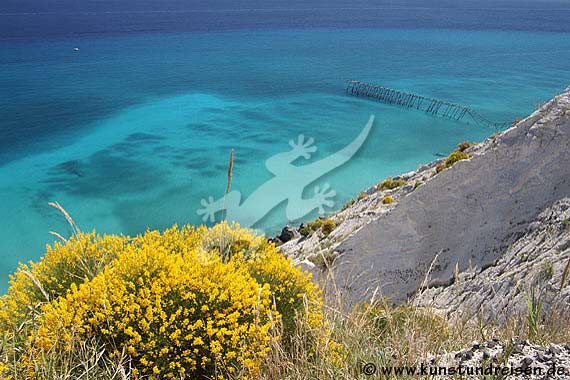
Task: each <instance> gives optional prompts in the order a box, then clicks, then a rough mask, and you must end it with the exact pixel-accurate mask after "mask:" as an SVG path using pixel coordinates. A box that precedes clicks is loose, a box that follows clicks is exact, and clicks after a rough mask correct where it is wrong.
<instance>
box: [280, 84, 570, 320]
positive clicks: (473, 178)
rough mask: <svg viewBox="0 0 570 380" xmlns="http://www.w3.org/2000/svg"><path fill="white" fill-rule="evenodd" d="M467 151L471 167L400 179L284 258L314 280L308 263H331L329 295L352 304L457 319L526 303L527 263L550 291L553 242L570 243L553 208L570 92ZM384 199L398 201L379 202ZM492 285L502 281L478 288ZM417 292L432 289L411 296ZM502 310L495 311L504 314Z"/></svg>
mask: <svg viewBox="0 0 570 380" xmlns="http://www.w3.org/2000/svg"><path fill="white" fill-rule="evenodd" d="M467 152H468V153H469V154H470V155H471V158H470V159H468V160H464V161H459V162H457V163H456V164H455V165H454V166H452V167H451V168H449V169H445V170H443V171H441V172H440V173H436V166H437V164H438V163H441V160H440V161H439V162H434V163H431V164H429V165H425V166H423V167H421V168H419V169H418V170H417V171H414V172H410V173H406V174H403V175H401V176H399V177H397V178H399V179H403V180H405V181H407V184H406V185H404V186H401V187H399V188H397V189H393V190H389V189H384V190H381V189H379V188H378V187H374V188H371V189H369V190H368V191H367V192H366V193H363V194H362V196H361V197H359V199H358V200H356V201H355V202H354V203H353V204H352V205H350V206H349V207H347V208H346V209H344V210H343V211H341V212H339V213H337V214H335V215H333V216H332V217H331V218H332V219H333V220H334V221H335V222H336V224H337V228H336V229H335V230H334V231H333V232H332V233H331V234H330V235H329V236H323V235H322V234H321V233H320V232H317V233H315V234H313V235H312V236H310V237H308V238H301V239H294V240H292V241H290V242H288V243H286V244H285V245H283V246H282V250H283V251H284V252H285V253H287V254H289V255H290V256H292V257H295V258H297V260H298V261H299V262H302V263H305V264H307V265H308V266H309V267H313V268H312V270H313V271H314V272H315V273H316V274H317V275H320V274H322V272H319V271H318V270H317V268H315V267H314V265H312V264H311V262H310V261H308V260H306V259H307V258H308V259H309V260H311V261H312V262H320V263H322V262H323V261H325V262H326V261H332V259H334V263H333V264H332V266H329V269H331V272H330V273H332V275H333V277H334V281H335V290H341V291H343V292H344V293H345V294H346V296H347V298H348V299H349V300H351V301H352V302H354V303H357V302H362V301H366V300H368V299H370V297H372V296H373V295H376V296H380V295H382V296H386V297H388V298H389V299H391V300H393V301H395V302H399V301H404V300H406V299H410V298H412V297H415V302H417V303H418V304H422V305H426V306H427V305H431V306H436V307H441V308H447V309H448V310H449V311H450V312H452V313H457V312H459V311H465V310H466V309H468V308H471V309H477V308H479V307H482V305H483V304H484V300H485V299H486V298H490V297H491V298H492V297H494V298H495V300H496V301H500V300H501V298H502V297H507V299H508V300H507V301H505V302H507V303H508V302H511V301H512V302H514V299H518V298H517V297H521V296H522V295H523V293H522V292H521V287H520V286H519V285H520V283H531V282H532V281H534V278H535V277H536V276H538V273H539V270H538V269H536V268H535V269H533V270H529V269H528V268H529V265H531V264H532V263H534V264H536V266H537V267H540V266H544V268H547V269H548V271H550V269H549V268H550V266H552V271H553V273H552V278H551V279H550V280H551V288H552V289H554V287H555V283H556V281H560V279H561V276H562V271H563V268H564V264H565V262H564V261H565V260H567V258H566V257H567V256H568V254H569V253H568V252H567V251H566V250H565V249H567V245H564V244H562V245H559V246H557V245H556V244H555V242H556V241H559V240H561V239H562V240H564V239H570V237H568V236H566V235H564V233H566V232H565V231H566V230H565V229H561V228H562V227H561V226H567V225H568V223H569V222H564V221H563V218H565V217H566V213H567V212H566V211H565V207H566V205H567V204H569V205H570V203H568V201H562V202H561V203H556V202H557V201H559V200H561V199H563V198H564V197H568V196H570V89H568V90H567V91H566V92H565V93H563V94H561V95H559V96H557V97H556V98H554V99H553V100H551V101H550V102H548V103H547V104H545V105H544V106H543V107H541V109H539V110H538V111H536V112H535V113H534V114H532V115H531V116H529V117H528V118H526V119H525V120H523V121H521V122H519V123H518V124H517V125H516V126H514V127H513V128H510V129H509V130H507V131H505V132H503V133H500V134H498V135H495V136H493V137H491V138H489V139H487V140H486V141H485V142H483V143H481V144H478V145H476V146H474V147H471V148H470V149H469V150H468V151H467ZM387 195H389V196H391V197H392V198H393V199H394V200H395V202H394V203H390V204H384V202H382V200H383V198H384V197H385V196H387ZM545 210H546V211H545ZM543 211H544V213H546V214H544V213H543V214H541V212H543ZM554 214H556V215H557V216H556V217H554V216H552V215H554ZM545 215H550V219H548V218H547V217H545ZM568 217H570V215H568ZM531 228H534V230H530V229H531ZM565 228H566V227H565ZM538 230H540V231H542V232H540V233H539V232H536V231H538ZM552 231H558V232H556V233H553V232H552ZM545 234H547V235H548V234H550V235H548V236H546V235H545ZM557 234H558V235H557ZM565 236H566V237H565ZM541 239H544V240H541ZM522 246H524V249H522V248H520V247H522ZM562 248H564V249H562ZM523 251H524V252H523ZM545 252H547V253H545ZM307 253H308V255H307ZM525 255H526V256H525ZM311 256H312V258H311ZM522 256H525V259H524V260H523V259H522V258H521V257H522ZM315 259H316V260H315ZM525 260H526V261H525ZM525 263H526V264H525ZM551 264H552V265H551ZM497 265H498V266H497ZM493 268H494V269H493ZM525 268H526V269H525ZM482 270H483V272H482V273H483V274H481V271H482ZM515 273H518V275H517V276H515V278H516V279H515V280H508V281H507V278H509V277H510V276H511V275H514V274H515ZM458 275H459V278H460V281H459V283H458V284H455V285H453V286H449V285H450V284H451V283H452V282H453V281H454V279H455V278H456V277H457V276H458ZM485 276H487V277H485ZM568 277H569V279H568V282H570V275H569V276H568ZM476 278H477V279H478V280H476V281H475V280H474V279H476ZM493 278H497V279H499V278H500V279H503V280H504V281H502V282H501V281H499V285H497V284H498V283H497V282H496V281H495V282H493V283H494V284H495V285H493V286H492V287H489V286H486V285H484V284H486V283H488V282H489V281H490V280H491V279H493ZM513 281H514V282H513ZM424 285H429V286H430V288H431V289H429V290H427V291H422V292H420V295H419V296H418V289H419V288H420V287H423V286H424ZM434 286H435V287H434ZM497 286H499V287H501V291H498V292H497ZM512 287H514V290H513V289H511V288H512ZM509 289H511V290H509ZM493 292H495V293H493ZM469 297H471V298H469ZM519 301H520V299H519ZM567 301H568V300H566V301H565V302H567ZM505 302H502V303H499V304H500V305H502V306H501V307H502V308H504V309H505V310H506V309H507V308H508V306H509V305H508V304H507V303H505ZM464 306H465V307H464ZM488 311H489V312H492V311H493V310H488Z"/></svg>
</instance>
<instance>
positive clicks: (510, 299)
mask: <svg viewBox="0 0 570 380" xmlns="http://www.w3.org/2000/svg"><path fill="white" fill-rule="evenodd" d="M569 266H570V198H564V199H562V200H560V201H558V202H556V203H555V204H554V205H552V206H551V207H548V208H547V209H546V210H544V211H543V212H542V213H540V215H539V216H538V217H537V218H536V219H535V220H534V221H533V222H532V223H531V224H530V225H529V226H528V227H527V229H526V231H525V233H524V235H523V236H522V237H521V238H519V239H518V240H517V241H516V242H515V243H514V244H513V245H511V246H510V247H509V248H508V249H507V250H506V252H505V253H503V254H502V255H501V257H500V258H499V259H498V260H497V261H496V262H495V263H493V265H491V266H489V267H488V268H485V269H484V270H483V271H481V272H479V271H477V270H476V268H472V269H468V270H467V271H465V272H462V273H460V274H459V275H458V276H457V278H456V279H455V280H456V281H455V283H454V284H453V285H450V286H447V287H433V288H430V289H425V290H422V291H420V292H419V293H418V294H417V296H416V298H415V304H416V305H418V306H426V307H434V308H437V309H440V310H445V311H446V312H447V315H448V316H449V317H450V318H451V319H452V320H453V319H458V320H465V319H469V318H471V317H473V316H475V315H479V316H481V317H483V318H484V319H485V320H498V321H504V320H507V319H508V318H509V317H511V316H513V315H520V314H524V313H525V312H526V307H527V299H528V298H529V297H531V294H532V293H533V292H534V294H535V296H536V297H537V299H540V300H541V301H542V305H543V310H542V311H543V312H544V313H546V315H550V312H556V311H562V310H556V308H562V309H565V308H568V307H569V306H570V286H568V285H570V273H568V271H569V270H570V267H569ZM565 272H566V275H564V273H565Z"/></svg>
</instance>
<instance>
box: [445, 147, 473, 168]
mask: <svg viewBox="0 0 570 380" xmlns="http://www.w3.org/2000/svg"><path fill="white" fill-rule="evenodd" d="M468 158H469V155H468V154H467V153H464V152H460V151H458V150H456V151H454V152H452V153H451V154H450V155H449V157H447V159H446V160H445V167H446V168H450V167H452V166H453V165H455V163H456V162H457V161H461V160H467V159H468Z"/></svg>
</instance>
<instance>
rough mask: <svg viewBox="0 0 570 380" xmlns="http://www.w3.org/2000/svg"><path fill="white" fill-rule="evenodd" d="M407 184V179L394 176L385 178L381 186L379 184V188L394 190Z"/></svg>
mask: <svg viewBox="0 0 570 380" xmlns="http://www.w3.org/2000/svg"><path fill="white" fill-rule="evenodd" d="M405 184H406V180H403V179H397V180H393V179H392V178H387V179H385V180H384V181H383V182H382V183H381V184H380V186H378V189H379V190H394V189H397V188H398V187H400V186H404V185H405Z"/></svg>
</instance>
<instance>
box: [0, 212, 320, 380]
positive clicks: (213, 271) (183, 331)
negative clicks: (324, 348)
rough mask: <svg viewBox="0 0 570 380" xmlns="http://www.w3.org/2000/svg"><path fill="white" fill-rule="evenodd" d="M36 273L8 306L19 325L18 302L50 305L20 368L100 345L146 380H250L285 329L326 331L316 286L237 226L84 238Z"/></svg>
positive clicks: (15, 283) (16, 286)
mask: <svg viewBox="0 0 570 380" xmlns="http://www.w3.org/2000/svg"><path fill="white" fill-rule="evenodd" d="M88 243H89V244H92V245H89V244H88ZM74 251H75V256H74V255H73V252H74ZM54 252H57V254H56V253H54ZM86 252H88V254H87V253H86ZM85 255H86V256H85ZM84 256H85V257H84ZM64 258H65V259H64ZM85 263H90V264H89V265H87V267H88V268H90V269H89V271H87V270H85V265H84V264H85ZM22 268H24V267H22ZM31 268H32V269H31V270H30V271H29V272H30V273H29V274H31V275H32V276H28V275H22V274H21V272H22V271H23V270H26V271H28V269H27V267H26V269H20V271H18V273H17V274H16V275H15V276H14V278H13V279H12V287H11V289H10V293H9V294H8V295H7V296H5V299H3V301H2V305H1V307H2V310H1V312H2V313H3V318H4V321H10V318H15V319H18V318H20V316H18V318H16V317H14V316H15V315H16V314H17V313H15V312H13V310H12V309H16V310H17V309H18V308H17V307H15V306H14V302H15V300H16V299H20V298H21V299H24V298H25V296H26V297H28V300H27V302H28V303H30V302H34V301H32V299H33V300H41V297H44V300H43V301H42V302H43V304H42V306H41V308H40V309H41V313H40V317H39V318H38V324H37V327H36V328H35V329H34V330H33V331H32V333H30V336H29V338H28V339H27V343H26V347H25V349H24V352H26V354H25V355H23V357H24V359H22V358H19V360H20V365H21V366H26V365H28V366H30V367H31V365H30V364H29V363H28V362H27V360H28V359H26V358H28V357H40V356H42V355H43V354H42V353H46V352H50V353H53V352H58V351H59V352H68V351H69V350H72V349H73V347H75V346H76V345H77V344H76V343H77V342H78V341H79V342H82V341H93V340H96V341H97V342H98V343H99V344H101V345H102V346H103V347H104V349H105V352H106V355H107V356H108V357H109V358H110V359H113V358H116V357H119V356H124V354H125V353H126V354H127V355H128V358H129V362H130V366H131V367H132V368H133V370H132V373H133V374H134V375H135V376H137V377H143V378H150V379H153V378H154V379H159V378H160V379H162V378H192V379H200V378H226V377H234V378H248V377H254V376H255V375H256V373H257V372H258V371H259V368H260V365H261V363H262V361H263V360H264V358H265V357H266V356H267V354H268V353H269V351H270V347H271V339H273V338H279V337H278V336H276V334H275V331H276V330H275V327H276V326H277V325H282V326H283V330H282V331H283V333H284V335H287V334H290V333H291V331H292V329H293V327H294V317H295V316H296V315H299V314H303V315H304V316H305V317H306V319H307V320H309V321H311V323H313V324H314V325H315V326H316V325H317V324H319V323H320V321H321V320H322V311H321V307H322V301H321V294H320V291H319V289H318V287H317V286H316V285H314V284H313V283H312V282H311V279H310V276H309V275H308V274H305V273H302V272H301V271H300V270H299V269H297V268H295V267H294V266H293V265H292V264H291V262H290V260H289V259H287V258H285V257H284V256H283V255H282V254H281V253H279V252H278V251H277V249H276V248H275V246H274V245H273V244H272V243H269V242H267V240H266V239H265V238H263V237H257V236H255V235H253V234H252V233H251V232H249V231H248V230H245V229H242V228H239V226H237V225H236V226H231V227H230V226H228V225H227V224H225V223H224V224H220V225H218V226H215V227H213V228H211V229H207V228H205V227H200V228H193V227H182V228H178V227H176V226H175V227H173V228H171V229H168V230H166V231H165V232H163V233H160V232H157V231H148V232H146V233H145V234H144V235H141V236H137V237H135V238H127V237H104V238H99V237H97V236H96V235H95V234H82V233H79V234H78V236H77V237H76V238H73V239H71V240H70V241H69V242H68V244H66V245H61V244H56V245H55V246H54V248H53V249H49V250H48V254H46V257H45V258H44V259H43V260H42V261H41V262H40V263H39V264H38V265H34V264H31ZM57 276H61V278H62V279H63V281H62V282H61V283H59V282H58V281H57V280H58V277H57ZM52 277H53V279H52ZM28 281H31V283H29V282H28ZM22 284H24V285H25V286H24V285H22ZM34 286H35V287H36V289H41V290H39V294H37V292H36V290H35V289H34ZM44 293H46V294H48V295H49V296H48V297H47V298H49V302H48V301H47V300H45V298H46V297H45V296H44ZM24 295H25V296H24ZM281 322H282V323H281ZM4 331H6V330H4ZM28 370H29V371H30V372H29V373H33V368H29V369H28Z"/></svg>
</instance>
